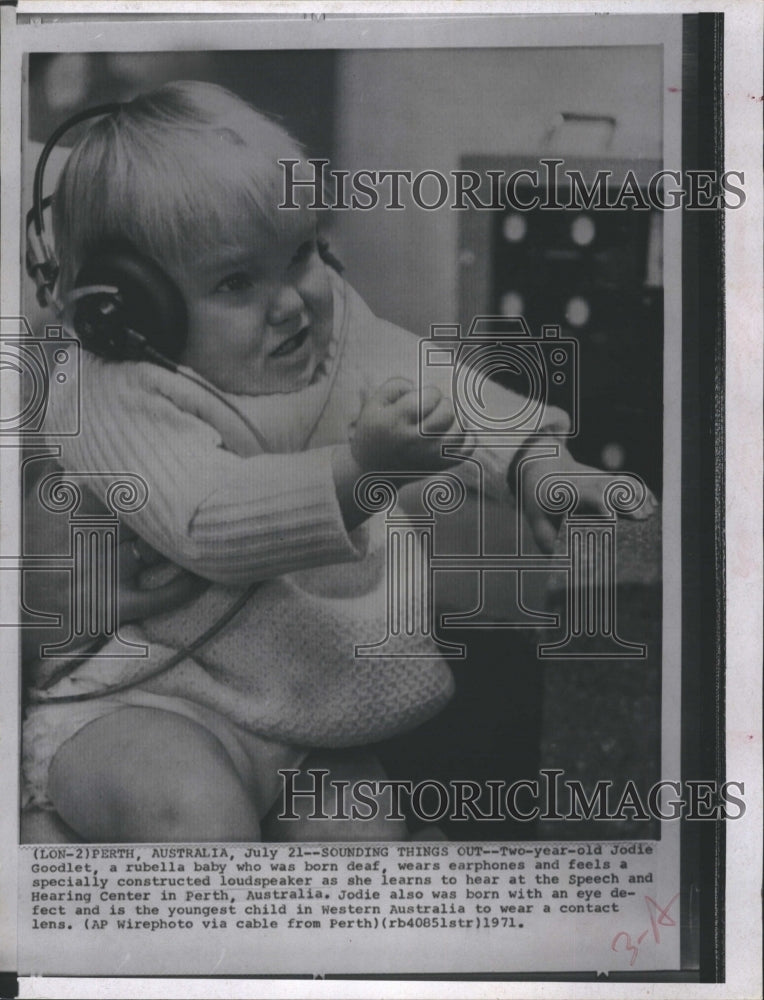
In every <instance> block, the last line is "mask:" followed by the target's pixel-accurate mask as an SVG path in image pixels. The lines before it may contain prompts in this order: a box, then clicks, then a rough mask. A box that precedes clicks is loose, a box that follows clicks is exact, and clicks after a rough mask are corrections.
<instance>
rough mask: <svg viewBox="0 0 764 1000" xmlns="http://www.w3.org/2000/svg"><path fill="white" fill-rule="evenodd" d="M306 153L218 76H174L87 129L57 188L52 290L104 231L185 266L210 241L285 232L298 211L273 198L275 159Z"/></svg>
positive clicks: (236, 244) (228, 242) (247, 240)
mask: <svg viewBox="0 0 764 1000" xmlns="http://www.w3.org/2000/svg"><path fill="white" fill-rule="evenodd" d="M301 155H302V150H301V148H300V146H299V144H298V143H297V142H296V141H295V140H294V139H292V137H291V136H290V135H289V134H288V133H287V132H286V131H285V130H284V129H283V128H281V126H279V125H278V124H276V123H275V122H274V121H272V120H271V119H269V118H267V117H266V116H265V115H263V114H261V113H260V112H258V111H256V110H255V109H254V108H252V107H251V106H250V105H248V104H246V103H245V102H244V101H242V100H241V99H240V98H239V97H237V96H236V95H235V94H232V93H231V92H230V91H228V90H226V89H225V88H223V87H219V86H217V85H215V84H211V83H202V82H200V81H180V82H176V83H170V84H166V85H165V86H163V87H160V88H159V89H158V90H155V91H153V92H152V93H149V94H145V95H142V96H140V97H137V98H136V99H135V100H133V101H131V102H130V103H129V104H125V105H123V107H122V108H121V109H120V110H119V111H118V112H117V113H116V114H112V115H107V116H105V117H104V118H101V119H99V120H98V121H97V122H96V123H95V124H94V125H93V126H91V128H90V129H89V130H88V131H87V132H86V134H85V135H84V136H83V137H82V139H81V140H80V141H79V142H78V143H77V145H76V146H75V147H74V149H73V150H72V152H71V154H70V156H69V159H68V160H67V162H66V165H65V166H64V169H63V171H62V173H61V176H60V178H59V181H58V184H57V186H56V190H55V194H54V199H53V230H54V237H55V244H56V253H57V256H58V258H59V260H60V262H61V273H60V277H59V286H58V287H59V294H66V293H67V292H68V291H70V290H71V288H72V287H73V286H74V282H75V280H76V276H77V272H78V271H79V269H80V267H81V265H82V263H83V262H84V260H85V259H86V257H87V256H88V255H89V254H91V253H93V252H94V251H95V249H96V248H97V246H98V245H99V244H101V243H103V242H104V241H107V240H108V241H111V240H119V241H123V242H124V241H126V242H129V243H130V244H132V245H133V246H134V247H135V249H136V250H138V251H139V252H140V253H143V254H145V255H147V256H149V257H151V258H153V259H154V260H155V261H156V262H157V263H158V264H159V265H160V266H164V267H167V268H173V267H174V268H176V269H181V268H182V266H183V263H184V261H188V260H189V259H193V258H194V256H196V255H198V254H200V253H201V252H202V251H203V250H204V249H208V248H209V247H210V246H215V247H221V246H222V247H224V248H228V247H229V246H230V248H231V249H233V250H236V249H239V248H241V247H247V246H251V245H252V243H253V240H257V239H258V236H262V234H263V233H267V234H268V235H270V236H274V235H275V236H277V237H281V236H282V235H283V236H288V234H289V233H291V232H292V231H294V230H296V229H297V227H298V226H299V225H301V224H302V225H304V217H303V219H302V220H300V219H299V218H298V217H299V216H301V215H302V214H303V213H302V212H295V211H289V210H283V209H282V210H279V208H278V205H279V202H280V201H282V183H283V180H282V170H281V167H280V166H279V163H278V161H279V160H280V159H295V158H297V159H299V158H300V156H301Z"/></svg>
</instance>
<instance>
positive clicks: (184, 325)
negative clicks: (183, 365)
mask: <svg viewBox="0 0 764 1000" xmlns="http://www.w3.org/2000/svg"><path fill="white" fill-rule="evenodd" d="M92 285H108V286H112V287H114V288H116V289H117V293H116V295H109V294H105V293H95V294H94V295H92V296H90V295H88V296H84V297H83V298H82V299H81V300H80V301H79V302H78V303H77V305H76V308H75V312H74V328H75V332H76V333H77V335H78V336H79V337H80V339H81V340H82V344H83V346H84V347H85V348H86V349H88V350H90V351H93V352H94V353H95V354H100V355H101V356H102V357H107V358H111V359H112V360H115V361H122V360H127V359H135V358H136V356H137V357H140V351H139V350H136V343H135V337H134V336H133V337H131V336H130V333H132V334H139V336H140V337H141V338H143V340H144V341H145V343H146V344H147V345H148V346H149V347H151V348H153V349H154V350H155V351H157V352H158V353H159V354H161V355H163V356H164V357H166V358H169V359H170V360H171V361H177V360H178V358H179V357H180V355H181V353H182V351H183V348H184V346H185V343H186V335H187V331H188V316H187V313H186V305H185V302H184V301H183V296H182V295H181V293H180V290H179V289H178V287H177V285H175V283H174V282H173V281H171V279H170V278H168V277H167V275H166V274H165V273H164V271H163V270H162V269H161V268H160V267H159V266H158V265H157V264H156V263H155V262H154V261H153V260H151V259H150V258H149V257H145V256H143V255H142V254H139V253H137V252H136V251H135V250H134V249H133V248H132V247H131V246H130V245H129V244H125V243H108V244H105V245H102V246H100V247H99V248H98V249H97V251H96V252H94V253H92V254H91V255H90V257H89V258H88V259H87V260H86V261H85V263H84V264H83V265H82V267H81V268H80V270H79V273H78V274H77V280H76V281H75V288H86V287H89V286H92Z"/></svg>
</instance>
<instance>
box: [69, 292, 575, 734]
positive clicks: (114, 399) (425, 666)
mask: <svg viewBox="0 0 764 1000" xmlns="http://www.w3.org/2000/svg"><path fill="white" fill-rule="evenodd" d="M334 343H335V345H338V346H339V348H340V349H337V351H336V357H334V358H330V359H329V360H328V368H329V372H328V374H327V376H326V378H325V379H323V380H320V381H319V382H318V383H316V384H315V385H312V386H310V387H309V388H308V389H305V390H302V391H300V392H296V393H288V394H276V395H272V396H259V397H248V396H235V395H229V396H228V398H229V399H230V400H231V402H233V403H234V404H235V405H236V407H237V408H238V409H239V410H240V411H241V412H243V413H244V414H245V415H246V416H247V417H248V418H249V419H250V420H251V421H252V422H253V423H254V424H255V425H256V426H257V427H258V428H259V429H260V431H261V432H262V433H263V434H264V436H265V438H266V440H268V442H269V443H270V445H271V448H272V450H271V453H269V454H263V453H262V452H261V451H260V448H259V445H258V444H257V442H256V441H254V440H253V438H252V437H251V436H250V435H249V434H248V433H247V432H246V428H245V427H244V425H243V424H242V422H241V421H239V420H238V419H237V418H236V416H235V415H234V414H232V413H230V411H229V410H227V409H226V407H224V406H223V405H222V404H221V403H220V402H219V401H218V400H216V399H215V398H214V397H213V396H211V395H210V394H209V393H207V392H205V391H204V390H203V389H201V388H198V387H197V386H194V385H192V384H191V383H189V382H188V381H187V380H186V379H184V378H182V377H181V376H178V375H175V374H173V373H170V372H167V371H165V370H163V369H161V368H159V367H157V366H155V365H152V364H149V363H143V362H141V363H128V362H120V363H115V362H106V361H103V360H101V359H98V358H95V357H93V356H86V357H84V358H83V366H82V380H81V396H82V403H81V418H82V431H81V433H80V435H79V436H78V437H76V438H68V439H67V438H63V439H61V440H62V442H63V456H62V464H63V466H64V469H65V470H67V471H77V472H87V473H104V472H120V471H126V472H133V473H138V474H139V475H141V476H142V477H143V478H144V479H145V480H146V483H147V484H148V487H149V500H148V502H147V504H146V505H145V506H144V507H143V509H142V510H140V511H139V512H137V513H135V514H132V515H123V518H124V521H125V522H126V523H127V524H129V525H130V527H131V528H133V529H134V530H135V531H136V532H137V533H138V534H139V535H140V536H141V537H142V538H143V539H145V540H146V541H147V542H149V543H150V544H151V545H152V546H154V547H155V548H156V549H157V550H158V551H160V552H162V553H163V554H164V555H165V556H167V557H168V558H169V559H170V560H172V561H173V562H175V563H177V564H178V565H180V566H183V567H185V568H186V569H189V570H191V571H193V572H194V573H197V574H199V575H200V576H203V577H205V578H207V579H209V580H211V581H213V583H214V584H215V585H214V586H212V587H210V588H209V589H208V590H207V591H206V592H205V593H204V594H202V595H201V596H200V597H199V598H197V599H196V600H195V601H194V602H193V603H192V604H191V605H188V606H186V607H184V608H181V609H178V610H177V611H174V612H171V613H169V614H165V615H162V616H160V617H156V618H153V619H150V620H147V621H146V622H145V623H144V629H145V635H144V636H143V638H144V640H145V636H146V635H147V636H148V638H149V639H150V641H151V655H150V657H149V658H148V660H145V659H142V660H135V659H115V660H109V659H104V660H102V661H100V662H99V664H98V670H99V676H100V677H101V678H102V679H103V681H104V683H105V684H111V683H115V682H120V681H123V680H126V679H128V678H131V677H133V676H139V675H141V674H143V673H145V672H147V671H148V670H150V669H151V668H153V667H154V666H156V664H157V663H159V662H161V661H162V660H163V659H165V658H166V657H167V656H168V655H169V652H170V651H171V649H173V648H177V647H178V646H181V645H185V644H187V643H188V642H190V641H191V640H193V639H194V638H195V637H196V636H197V635H199V634H200V633H201V632H202V631H203V630H204V629H205V628H207V627H208V625H210V624H211V623H212V622H213V621H214V620H215V619H216V618H217V616H218V615H219V614H220V613H221V612H222V611H223V610H224V609H225V608H226V607H227V606H228V605H229V604H230V602H231V601H232V600H233V599H234V598H235V596H236V594H237V593H239V592H240V591H241V587H242V586H244V585H246V584H249V583H251V582H253V581H258V580H260V581H264V582H263V583H262V585H261V586H260V587H259V589H258V590H257V591H256V593H255V594H254V596H253V597H252V598H251V599H250V601H249V602H248V604H247V605H246V606H245V608H244V609H243V610H242V611H241V612H240V613H239V614H238V615H237V617H236V618H235V619H234V620H233V621H232V622H231V624H229V625H228V626H227V627H226V628H225V629H224V630H223V632H222V633H221V634H220V635H219V636H217V637H216V638H215V639H214V640H212V641H211V642H210V643H208V644H207V645H206V646H205V647H204V648H203V649H202V650H201V651H200V653H199V654H198V656H197V659H198V662H194V661H191V660H186V661H184V662H183V663H181V664H180V665H178V666H177V667H175V668H173V669H171V670H170V671H168V672H166V673H165V674H163V675H161V676H160V677H158V678H156V679H155V680H153V681H147V682H145V683H144V685H143V686H145V688H146V689H148V690H152V691H156V692H160V693H164V694H174V695H182V696H183V697H186V698H189V699H191V700H195V701H198V702H200V703H203V704H205V705H207V706H209V707H212V708H215V709H217V710H218V711H220V712H222V713H223V714H225V715H226V716H228V717H229V718H231V719H232V720H233V721H234V722H237V723H238V724H240V725H242V726H244V727H245V728H247V729H250V730H252V731H254V732H257V733H260V734H261V735H263V736H268V737H271V738H274V739H279V740H283V741H285V742H291V743H298V744H304V745H313V746H343V745H352V744H356V743H363V742H370V741H374V740H377V739H381V738H383V737H386V736H390V735H393V734H394V733H396V732H400V731H402V730H404V729H407V728H410V727H411V726H413V725H416V724H417V723H419V722H420V721H423V720H424V719H426V718H427V717H429V716H430V715H432V714H433V713H434V712H435V711H437V710H438V709H439V708H440V707H441V706H442V705H443V704H444V702H445V701H446V700H447V698H448V697H449V696H450V693H451V683H452V682H451V674H450V671H449V669H448V667H447V666H446V664H445V663H444V661H442V660H440V659H438V658H437V657H435V656H434V655H430V656H424V657H423V655H422V654H432V652H433V651H432V647H431V645H430V640H428V639H420V640H417V639H412V643H411V648H410V656H408V655H407V656H406V657H403V658H397V659H392V658H388V659H382V660H380V659H365V660H364V659H357V658H355V656H354V647H355V644H356V643H373V642H376V641H378V640H380V639H381V638H383V637H384V635H385V632H386V587H385V573H386V560H385V545H384V524H380V523H375V522H377V521H378V519H377V518H372V519H371V520H370V522H368V523H367V525H365V526H362V528H360V529H357V530H356V531H355V532H352V533H350V534H349V533H348V532H347V531H346V529H345V526H344V523H343V520H342V516H341V512H340V508H339V504H338V501H337V497H336V493H335V486H334V480H333V475H332V468H331V451H332V448H333V446H334V445H336V444H338V443H344V442H346V441H347V439H348V429H349V425H350V424H351V422H352V421H353V420H354V419H356V418H357V416H358V414H359V413H360V410H361V408H362V406H363V403H364V401H365V399H366V398H367V396H368V395H369V393H370V392H371V391H372V390H374V389H375V388H376V387H378V386H379V385H381V384H382V383H383V382H385V381H386V380H387V379H388V378H392V377H394V376H404V377H408V378H410V379H412V381H416V378H417V374H416V373H417V365H418V341H417V339H416V338H415V337H414V336H412V335H411V334H409V333H407V332H405V331H403V330H401V329H400V328H397V327H395V326H393V325H392V324H390V323H386V322H384V321H382V320H379V319H377V318H376V317H375V316H373V315H372V313H371V312H370V311H369V310H368V308H367V307H366V306H365V304H364V303H363V302H362V300H361V299H360V298H359V297H358V296H357V295H356V294H355V293H354V292H353V291H352V289H350V288H349V287H348V286H347V285H346V284H345V283H343V282H341V281H339V280H337V281H335V341H334ZM446 374H447V373H444V376H445V375H446ZM444 388H449V386H444ZM492 391H494V392H496V393H499V394H504V393H505V392H506V390H501V389H497V388H496V389H494V390H492ZM515 399H516V397H515ZM498 402H499V404H501V399H500V398H499V399H498ZM74 405H76V400H75V399H74V397H69V398H65V397H61V398H60V399H59V400H58V401H56V402H55V403H54V406H53V409H52V414H51V418H52V427H53V430H54V432H55V429H56V427H57V426H61V427H66V426H69V425H71V421H72V419H73V413H72V411H71V407H72V406H74ZM504 405H507V400H506V399H505V400H504ZM509 405H510V406H511V407H512V408H513V409H515V410H516V409H517V404H516V402H512V401H509ZM544 420H545V422H544V425H543V426H544V428H545V429H546V430H547V431H550V430H559V431H560V432H564V431H565V430H566V428H567V417H566V416H565V415H564V414H563V413H562V412H561V411H558V410H552V409H551V408H550V409H548V410H547V412H546V414H545V418H544ZM513 453H514V452H513V450H512V449H507V448H501V449H495V450H493V449H488V448H484V449H481V460H482V464H483V467H484V470H485V480H484V488H485V489H486V490H488V491H490V492H491V493H492V494H493V495H494V496H496V495H500V494H502V493H504V492H506V489H507V488H506V483H505V478H506V471H507V468H508V465H509V462H510V461H511V458H512V457H513ZM471 470H474V466H472V465H471V464H470V463H465V464H464V466H462V467H460V474H461V475H463V476H464V477H465V478H466V480H467V485H468V487H469V486H470V485H474V483H473V484H471V483H470V482H469V479H470V476H471ZM122 634H123V635H125V636H126V637H127V636H129V635H130V634H131V630H129V629H122ZM132 634H133V636H134V638H136V639H140V638H141V636H140V635H137V634H136V633H135V630H132ZM408 652H409V650H408V649H407V653H408ZM93 666H94V664H93V663H91V664H90V665H89V666H87V667H86V669H87V671H88V674H89V675H90V676H92V674H93Z"/></svg>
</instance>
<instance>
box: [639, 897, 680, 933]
mask: <svg viewBox="0 0 764 1000" xmlns="http://www.w3.org/2000/svg"><path fill="white" fill-rule="evenodd" d="M678 897H679V893H677V894H676V895H675V896H672V898H671V899H670V900H669V902H668V903H667V905H666V906H664V907H661V906H659V905H658V904H657V903H656V902H655V900H654V899H653V898H652V897H650V896H645V905H646V906H647V912H648V914H649V916H650V924H651V926H652V931H653V937H654V938H655V943H656V944H660V943H661V932H660V930H659V929H658V928H659V927H676V921H675V920H674V918H673V917H670V916H669V910H670V909H671V907H672V906H673V905H674V903H675V902H676V900H677V899H678ZM656 913H657V917H656Z"/></svg>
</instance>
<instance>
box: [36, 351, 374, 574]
mask: <svg viewBox="0 0 764 1000" xmlns="http://www.w3.org/2000/svg"><path fill="white" fill-rule="evenodd" d="M88 360H89V359H88ZM85 372H87V378H83V385H82V390H83V391H82V399H81V401H78V400H77V399H76V398H74V396H73V395H72V396H69V397H62V398H61V399H60V400H58V401H54V402H55V403H56V404H57V405H53V406H52V407H51V414H50V430H51V431H52V433H53V434H55V433H56V431H57V429H58V428H59V427H60V428H62V429H64V428H66V427H67V426H72V422H73V420H74V414H73V413H72V409H71V408H72V407H73V406H77V405H79V407H80V419H81V430H80V433H79V434H78V435H77V436H76V437H70V438H61V439H60V440H61V442H62V459H61V461H62V464H63V466H64V469H65V470H66V471H69V472H74V471H76V472H80V473H91V474H100V475H103V474H118V473H120V472H129V473H137V474H138V475H140V476H141V477H142V478H143V479H144V480H145V482H146V485H147V486H148V493H149V496H148V501H147V503H146V504H145V506H144V507H143V508H142V509H141V510H140V511H137V512H135V513H132V514H123V515H120V516H121V517H122V518H123V519H124V521H125V523H127V524H129V525H130V527H132V528H133V529H134V530H135V531H136V532H137V533H138V534H139V535H140V536H141V537H142V538H144V539H145V540H146V541H147V542H148V543H149V544H150V545H152V546H153V547H154V548H156V549H157V550H158V551H159V552H161V553H162V554H163V555H165V556H166V557H167V558H168V559H171V560H172V561H173V562H175V563H178V564H179V565H181V566H183V567H185V568H186V569H188V570H191V571H192V572H194V573H197V574H198V575H200V576H203V577H206V578H207V579H209V580H213V581H215V582H219V583H227V584H247V583H250V582H254V581H256V580H259V579H267V578H270V577H274V576H280V575H281V574H283V573H286V572H291V571H293V570H297V569H306V568H309V567H311V566H316V565H321V564H327V563H336V562H343V561H349V560H353V559H358V558H360V557H361V556H362V555H363V552H362V547H361V540H362V537H363V533H362V532H360V533H357V537H356V533H354V537H351V536H350V535H349V534H348V532H347V530H346V528H345V525H344V522H343V519H342V514H341V511H340V507H339V503H338V500H337V495H336V490H335V485H334V477H333V473H332V466H331V452H332V448H331V447H325V448H316V449H314V450H310V451H305V452H298V453H295V454H285V455H274V454H259V455H255V456H252V457H249V458H241V457H240V456H238V455H236V454H234V453H233V452H231V451H227V450H226V449H225V448H224V447H223V443H222V440H221V435H220V433H219V432H218V431H217V430H216V429H215V428H214V427H213V426H211V425H210V424H209V423H206V422H205V421H204V420H202V419H201V418H200V417H199V416H196V415H194V414H193V413H191V412H188V411H187V410H184V409H181V408H180V407H179V406H178V405H177V404H176V403H175V402H174V401H173V400H172V399H171V398H169V397H168V395H166V394H164V393H163V392H162V391H159V389H160V388H161V386H162V385H163V379H164V380H166V378H167V375H166V374H165V373H163V372H161V371H160V370H156V369H155V366H151V365H147V364H128V363H120V364H119V365H116V364H104V363H102V362H97V361H96V362H94V363H90V364H86V365H83V373H85ZM157 372H158V373H157ZM169 377H170V378H172V377H174V376H169ZM356 541H357V542H358V544H356Z"/></svg>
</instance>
